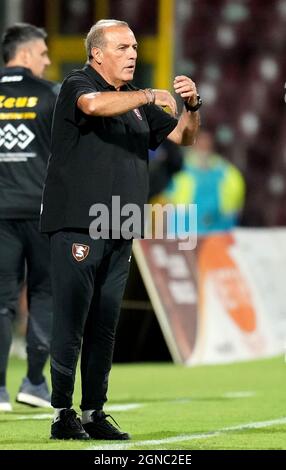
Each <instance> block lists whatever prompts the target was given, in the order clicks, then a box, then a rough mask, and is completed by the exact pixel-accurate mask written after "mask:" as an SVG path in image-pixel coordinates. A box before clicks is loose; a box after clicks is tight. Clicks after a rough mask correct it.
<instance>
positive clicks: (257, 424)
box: [85, 417, 286, 450]
mask: <svg viewBox="0 0 286 470" xmlns="http://www.w3.org/2000/svg"><path fill="white" fill-rule="evenodd" d="M281 424H286V417H283V418H278V419H272V420H269V421H257V422H253V423H246V424H240V425H237V426H230V427H226V428H222V429H218V430H217V431H211V432H206V433H201V434H183V435H179V436H174V437H169V438H167V439H154V440H149V441H148V440H147V441H133V442H130V443H128V444H122V443H118V445H116V444H103V445H96V446H90V447H87V448H86V449H85V450H128V449H132V447H144V446H164V445H168V444H173V443H177V442H186V441H193V440H196V439H209V438H210V437H217V436H220V435H222V434H227V433H229V432H233V431H243V430H244V429H261V428H266V427H269V426H275V425H281ZM154 450H156V447H155V448H154Z"/></svg>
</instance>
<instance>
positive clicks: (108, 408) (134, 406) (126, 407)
mask: <svg viewBox="0 0 286 470" xmlns="http://www.w3.org/2000/svg"><path fill="white" fill-rule="evenodd" d="M143 406H144V403H126V404H125V405H107V406H105V407H104V409H105V411H129V410H136V409H137V408H142V407H143Z"/></svg>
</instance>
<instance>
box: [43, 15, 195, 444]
mask: <svg viewBox="0 0 286 470" xmlns="http://www.w3.org/2000/svg"><path fill="white" fill-rule="evenodd" d="M86 49H87V56H88V64H87V65H86V66H85V67H84V68H83V69H82V70H78V71H74V72H72V73H71V74H70V75H69V76H68V77H67V78H66V79H65V81H64V83H63V85H62V89H61V93H60V95H59V98H58V101H57V105H56V109H55V114H54V122H53V130H52V155H51V159H50V163H49V167H48V175H47V179H46V185H45V190H44V195H43V210H42V222H41V227H42V231H43V232H47V233H50V239H51V258H52V283H53V295H54V306H55V315H54V324H53V334H52V347H51V358H52V360H51V375H52V388H53V390H52V406H53V407H54V408H55V416H54V422H53V424H52V430H51V437H52V438H55V439H88V438H89V437H90V438H93V439H119V440H121V439H129V438H130V436H129V435H128V434H127V433H125V432H122V431H120V430H119V429H117V428H116V427H115V426H113V425H112V424H111V423H110V422H109V421H108V420H107V419H106V418H107V415H106V414H105V413H104V412H103V405H104V403H105V401H106V399H107V398H106V394H107V387H108V376H109V372H110V369H111V364H112V355H113V348H114V339H115V331H116V326H117V323H118V317H119V312H120V304H121V300H122V296H123V291H124V287H125V284H126V280H127V276H128V271H129V261H130V255H131V245H132V241H131V238H133V237H136V236H140V233H138V232H140V229H138V228H137V227H135V228H134V229H133V231H131V232H130V233H129V234H127V233H126V226H125V225H124V220H125V219H124V216H123V215H122V210H121V209H122V208H124V207H125V208H126V204H130V203H131V204H133V205H136V207H138V208H139V209H140V211H141V212H143V206H144V203H145V202H146V201H147V196H148V171H147V165H148V148H151V149H155V148H157V146H158V145H159V144H160V143H161V142H162V141H163V140H164V139H166V138H168V139H170V140H172V141H173V142H175V143H177V144H182V145H191V144H192V143H193V141H194V138H195V135H196V132H197V129H198V125H199V116H198V113H197V109H198V108H199V106H200V101H198V95H197V91H196V87H195V84H194V83H193V82H192V80H191V79H190V78H188V77H185V76H178V77H176V78H175V80H174V90H175V92H176V93H178V94H179V95H180V96H181V97H182V98H183V100H184V102H185V104H186V107H185V108H184V110H183V112H182V115H181V116H180V118H179V120H177V119H175V118H174V117H172V116H171V115H169V114H168V113H166V112H164V111H163V110H162V109H161V107H164V106H168V107H169V108H170V110H171V112H172V114H173V115H175V114H176V112H177V110H176V102H175V100H174V98H173V97H172V95H171V94H170V93H169V92H168V91H166V90H152V89H149V88H148V89H144V90H140V89H138V88H136V87H134V86H133V85H131V84H130V81H131V80H132V79H133V75H134V71H135V66H136V59H137V42H136V39H135V37H134V34H133V32H132V31H131V29H130V28H129V26H128V24H127V23H125V22H123V21H117V20H101V21H99V22H98V23H96V24H95V25H94V26H93V27H92V28H91V30H90V31H89V33H88V35H87V38H86ZM114 197H117V198H119V199H120V205H119V210H118V208H117V209H114V204H113V198H114ZM95 204H100V205H101V207H102V206H104V207H105V208H107V212H108V214H109V215H108V217H103V218H102V219H101V224H100V227H99V226H98V228H100V229H99V230H98V233H95V232H96V231H95V230H91V231H90V233H89V227H90V223H91V218H90V211H91V214H92V213H93V211H92V209H91V208H92V206H94V205H95ZM121 216H122V217H121ZM118 217H119V219H120V224H119V225H118V223H115V222H116V221H117V222H118ZM120 217H121V218H120ZM125 222H126V220H125ZM118 226H119V227H120V229H118ZM81 344H82V354H81V378H82V401H81V410H82V421H80V419H79V418H77V416H76V413H75V411H74V410H73V409H71V406H72V395H73V389H74V380H75V371H76V364H77V360H78V356H79V350H80V347H81Z"/></svg>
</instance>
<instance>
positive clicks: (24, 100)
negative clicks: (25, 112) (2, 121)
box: [0, 95, 39, 109]
mask: <svg viewBox="0 0 286 470" xmlns="http://www.w3.org/2000/svg"><path fill="white" fill-rule="evenodd" d="M38 101H39V98H38V97H37V96H18V97H17V98H15V97H11V96H5V95H0V108H6V109H11V108H34V107H35V106H36V105H37V104H38Z"/></svg>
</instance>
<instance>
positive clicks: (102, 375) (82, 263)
mask: <svg viewBox="0 0 286 470" xmlns="http://www.w3.org/2000/svg"><path fill="white" fill-rule="evenodd" d="M50 246H51V270H52V290H53V300H54V318H53V331H52V345H51V376H52V406H53V407H54V408H70V407H71V406H72V396H73V391H74V381H75V372H76V366H77V361H78V357H79V352H80V348H81V346H82V351H81V380H82V401H81V406H80V407H81V409H82V410H90V409H97V410H98V409H102V407H103V404H104V403H105V401H106V400H107V397H106V394H107V387H108V376H109V372H110V369H111V364H112V357H113V349H114V341H115V332H116V327H117V323H118V319H119V314H120V305H121V301H122V297H123V293H124V288H125V284H126V281H127V277H128V273H129V266H130V257H131V249H132V241H131V240H123V239H120V240H103V239H98V240H93V239H91V238H90V237H89V234H88V233H84V232H80V231H59V232H56V233H54V234H52V235H51V237H50Z"/></svg>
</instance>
